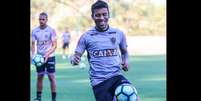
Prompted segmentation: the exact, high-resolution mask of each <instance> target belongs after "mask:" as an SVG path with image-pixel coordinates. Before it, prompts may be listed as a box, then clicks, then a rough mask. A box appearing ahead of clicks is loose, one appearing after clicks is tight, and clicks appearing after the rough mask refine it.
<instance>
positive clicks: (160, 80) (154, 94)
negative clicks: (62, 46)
mask: <svg viewBox="0 0 201 101" xmlns="http://www.w3.org/2000/svg"><path fill="white" fill-rule="evenodd" d="M56 59H57V60H56V62H57V65H56V80H57V100H58V101H95V99H94V95H93V92H92V88H91V86H90V82H89V76H88V67H87V68H85V69H81V68H79V67H78V66H76V67H72V66H71V65H70V64H69V62H67V61H66V60H63V59H61V56H60V55H57V56H56ZM84 62H85V63H86V64H87V65H88V63H87V60H85V61H84ZM129 66H130V69H129V71H128V72H123V74H124V75H125V76H126V77H127V78H128V79H129V80H130V81H131V82H132V83H133V85H134V86H135V87H136V89H137V90H138V94H139V96H140V98H141V101H166V56H165V55H162V56H131V57H129ZM43 85H44V86H43V94H42V100H43V101H51V92H50V84H49V81H48V78H47V76H45V78H44V82H43ZM35 96H36V72H35V67H34V66H31V101H33V99H34V98H35Z"/></svg>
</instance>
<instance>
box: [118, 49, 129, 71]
mask: <svg viewBox="0 0 201 101" xmlns="http://www.w3.org/2000/svg"><path fill="white" fill-rule="evenodd" d="M120 51H121V59H122V69H123V70H124V71H128V50H127V48H120Z"/></svg>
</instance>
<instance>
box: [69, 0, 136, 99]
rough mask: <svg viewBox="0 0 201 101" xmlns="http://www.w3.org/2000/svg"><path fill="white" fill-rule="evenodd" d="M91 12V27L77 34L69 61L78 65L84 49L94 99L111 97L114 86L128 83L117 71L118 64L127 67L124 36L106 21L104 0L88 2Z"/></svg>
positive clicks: (120, 66) (125, 69)
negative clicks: (78, 37)
mask: <svg viewBox="0 0 201 101" xmlns="http://www.w3.org/2000/svg"><path fill="white" fill-rule="evenodd" d="M91 12H92V14H91V17H92V19H93V20H94V22H95V27H92V28H91V29H89V30H88V31H87V32H85V33H84V34H83V35H82V36H81V37H80V39H79V41H78V44H77V46H76V49H75V53H74V55H73V56H72V57H71V64H73V65H78V64H79V62H80V58H81V56H82V54H83V53H84V51H85V50H86V51H87V56H88V61H89V65H90V69H89V75H90V82H91V86H92V88H93V93H94V95H95V99H96V101H115V97H114V96H115V94H114V93H115V89H116V87H117V86H118V85H120V84H123V83H130V84H131V82H129V81H128V80H127V79H126V78H125V77H124V76H123V75H122V73H121V68H122V69H123V70H124V71H128V51H127V42H126V37H125V35H124V33H123V32H122V31H121V30H119V29H116V28H113V27H111V26H109V25H108V20H109V16H110V15H109V14H110V13H109V8H108V4H107V3H106V2H104V1H101V0H98V1H97V2H95V3H94V4H93V5H92V6H91ZM138 101H139V99H138Z"/></svg>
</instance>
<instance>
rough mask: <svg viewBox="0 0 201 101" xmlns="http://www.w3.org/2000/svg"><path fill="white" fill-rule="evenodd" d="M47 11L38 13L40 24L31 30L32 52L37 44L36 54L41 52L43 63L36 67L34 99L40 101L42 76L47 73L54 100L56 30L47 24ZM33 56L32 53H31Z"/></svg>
mask: <svg viewBox="0 0 201 101" xmlns="http://www.w3.org/2000/svg"><path fill="white" fill-rule="evenodd" d="M47 21H48V15H47V13H44V12H42V13H40V15H39V23H40V26H38V27H36V28H35V29H33V30H32V54H34V53H35V45H36V46H37V52H36V53H37V54H41V55H42V56H43V57H44V59H45V63H44V64H43V65H42V66H40V67H36V71H37V97H36V99H34V100H35V101H41V95H42V88H43V77H44V75H45V73H47V75H48V78H49V81H50V87H51V92H52V101H56V80H55V53H54V52H55V49H56V47H57V39H56V32H55V30H54V29H53V28H51V27H50V26H49V25H47ZM32 56H33V55H32Z"/></svg>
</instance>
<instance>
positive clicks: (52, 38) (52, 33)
mask: <svg viewBox="0 0 201 101" xmlns="http://www.w3.org/2000/svg"><path fill="white" fill-rule="evenodd" d="M56 39H57V36H56V31H55V30H54V29H53V30H52V31H51V40H52V41H54V40H56Z"/></svg>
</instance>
